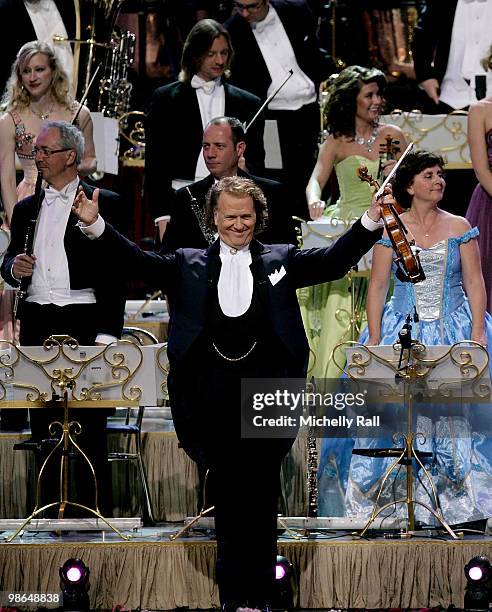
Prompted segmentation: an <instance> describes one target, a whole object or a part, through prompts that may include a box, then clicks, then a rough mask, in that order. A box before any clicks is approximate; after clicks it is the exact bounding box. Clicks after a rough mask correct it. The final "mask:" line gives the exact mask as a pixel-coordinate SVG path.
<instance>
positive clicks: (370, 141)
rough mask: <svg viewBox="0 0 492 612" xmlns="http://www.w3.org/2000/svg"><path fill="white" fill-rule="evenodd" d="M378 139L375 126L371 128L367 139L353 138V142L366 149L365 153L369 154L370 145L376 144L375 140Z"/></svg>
mask: <svg viewBox="0 0 492 612" xmlns="http://www.w3.org/2000/svg"><path fill="white" fill-rule="evenodd" d="M377 137H378V126H377V125H375V126H374V127H373V128H372V132H371V135H370V136H369V138H363V137H362V136H357V134H356V135H355V136H354V142H355V143H356V144H358V145H361V146H362V147H366V149H367V152H368V153H370V152H371V151H372V145H373V144H374V143H375V142H376V138H377Z"/></svg>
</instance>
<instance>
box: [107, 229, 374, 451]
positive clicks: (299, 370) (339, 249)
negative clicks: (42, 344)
mask: <svg viewBox="0 0 492 612" xmlns="http://www.w3.org/2000/svg"><path fill="white" fill-rule="evenodd" d="M380 236H381V231H375V232H370V231H368V230H366V229H365V228H364V227H363V226H362V224H361V222H360V221H357V222H356V223H354V225H353V226H352V227H351V228H350V229H349V230H347V232H346V233H345V234H343V235H342V236H341V237H340V238H339V239H338V240H337V242H336V243H335V244H334V245H333V246H331V247H328V248H321V249H307V250H299V249H296V248H295V247H293V246H292V245H270V246H267V245H263V244H262V243H260V242H258V241H256V240H253V241H252V242H251V245H250V249H251V256H252V263H251V266H250V269H251V272H252V275H253V279H254V283H255V289H256V291H257V295H258V299H259V300H260V301H261V304H262V306H263V311H264V312H265V317H266V319H265V320H266V321H268V322H269V325H270V326H271V331H272V334H273V336H274V338H275V340H276V341H275V342H274V343H273V348H272V349H271V363H272V367H275V370H274V372H277V371H278V366H279V364H280V365H281V366H282V369H283V371H284V373H285V376H286V377H293V378H303V377H304V376H305V375H306V371H307V364H308V356H309V346H308V341H307V338H306V334H305V331H304V325H303V322H302V317H301V311H300V308H299V302H298V300H297V293H296V291H297V289H299V288H300V287H306V286H309V285H315V284H318V283H324V282H327V281H331V280H334V279H337V278H340V277H342V276H343V275H344V274H346V273H347V272H348V270H349V269H350V268H351V267H352V266H354V265H355V264H356V263H357V262H358V261H359V259H360V258H361V257H362V255H363V254H364V253H366V252H367V251H368V250H369V249H370V248H371V246H372V245H373V244H374V243H375V242H376V240H378V239H379V238H380ZM98 240H100V241H101V242H102V243H103V244H104V248H105V250H106V251H107V252H110V253H112V255H113V257H114V258H116V259H117V260H118V261H119V262H120V265H122V266H123V267H124V268H125V270H127V271H128V273H129V274H130V275H132V276H136V277H138V278H143V279H144V280H146V281H148V282H149V283H150V284H152V283H154V284H156V282H157V283H158V284H159V286H162V287H163V288H164V290H165V292H166V294H168V295H169V296H171V297H172V300H173V310H172V313H171V320H170V325H169V337H168V357H169V364H170V371H169V377H168V388H169V393H170V399H171V407H172V412H173V419H174V424H175V427H176V432H177V435H178V438H179V440H180V442H181V445H182V446H183V447H184V449H185V450H186V451H187V452H188V454H189V455H190V456H191V457H192V458H193V459H197V454H196V452H197V451H196V448H197V447H196V440H197V438H199V436H200V432H197V431H196V422H195V421H194V419H193V414H196V412H194V411H196V410H197V407H202V401H203V389H199V388H196V389H192V392H191V398H192V399H191V400H190V382H191V383H192V382H193V371H192V370H190V368H189V363H188V362H187V358H188V357H189V356H190V355H191V354H192V353H193V351H192V350H191V349H192V347H193V346H194V345H195V342H197V341H198V340H199V339H200V337H201V336H202V335H203V334H205V335H206V334H207V333H209V332H210V330H209V329H208V313H209V312H210V306H211V304H212V300H213V299H214V296H215V295H216V288H217V283H218V279H219V275H220V268H221V260H220V253H219V252H220V243H219V241H218V240H217V241H216V242H214V244H213V245H212V246H211V247H209V248H208V249H178V250H177V251H176V252H175V253H172V254H165V255H164V254H160V253H155V252H152V251H143V250H142V249H140V248H139V247H138V246H137V245H135V244H134V243H133V242H131V241H129V240H128V239H127V238H125V237H124V236H122V235H121V234H119V233H118V232H117V231H116V230H115V229H114V228H112V227H111V226H110V225H109V224H106V229H105V231H104V233H103V234H102V237H101V238H99V239H98ZM96 242H97V241H96ZM274 273H277V277H278V276H279V274H280V275H281V276H280V279H279V280H278V282H273V275H274ZM156 279H158V280H157V281H156ZM195 346H196V345H195ZM204 358H205V357H204ZM202 367H203V364H202ZM207 367H213V366H211V365H210V364H207ZM263 375H264V377H266V378H268V377H271V375H272V372H269V371H268V369H266V370H265V372H264V374H263ZM198 386H199V385H196V387H198ZM206 409H207V406H203V407H202V411H203V410H206ZM194 423H195V425H194Z"/></svg>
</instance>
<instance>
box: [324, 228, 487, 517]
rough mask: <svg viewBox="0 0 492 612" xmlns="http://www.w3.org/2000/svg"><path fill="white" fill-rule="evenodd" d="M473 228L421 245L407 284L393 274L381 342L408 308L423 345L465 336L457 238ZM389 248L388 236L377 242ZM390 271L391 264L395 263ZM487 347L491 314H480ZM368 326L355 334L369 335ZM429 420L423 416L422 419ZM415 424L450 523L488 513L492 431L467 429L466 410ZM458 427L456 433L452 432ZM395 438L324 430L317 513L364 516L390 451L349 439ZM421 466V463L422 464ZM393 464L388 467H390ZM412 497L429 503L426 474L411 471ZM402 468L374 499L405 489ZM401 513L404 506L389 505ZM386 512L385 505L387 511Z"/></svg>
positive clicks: (390, 338) (422, 512) (422, 513)
mask: <svg viewBox="0 0 492 612" xmlns="http://www.w3.org/2000/svg"><path fill="white" fill-rule="evenodd" d="M477 236H478V229H477V228H473V229H471V230H469V231H468V232H466V233H465V234H463V235H462V236H460V237H458V238H450V239H448V240H443V241H441V242H439V243H437V244H435V245H433V246H432V247H430V248H428V249H423V250H422V251H421V252H420V260H421V263H422V266H423V268H424V271H425V273H426V280H425V281H423V282H421V283H417V284H415V285H412V284H411V283H403V282H401V281H399V280H398V279H397V278H396V277H395V285H394V292H393V297H392V298H391V300H390V301H389V302H388V303H387V304H386V306H385V308H384V311H383V316H382V324H381V344H387V345H391V344H393V343H394V342H395V341H396V340H398V332H399V331H400V330H401V328H402V326H403V324H404V323H405V320H406V317H407V315H408V314H409V313H413V312H414V309H416V310H417V312H418V315H419V319H420V320H419V323H417V324H413V330H412V337H413V338H416V339H417V340H419V341H420V342H421V343H422V344H424V345H438V344H454V343H455V342H459V341H461V340H468V339H470V337H471V324H472V317H471V311H470V305H469V303H468V299H467V298H466V295H465V293H464V291H463V286H462V275H461V259H460V245H461V244H463V243H465V242H468V241H469V240H471V239H474V238H476V237H477ZM379 244H382V245H384V246H387V247H389V248H391V243H390V241H389V240H387V239H383V240H381V241H380V242H379ZM393 271H394V270H393ZM485 322H486V335H487V344H488V347H492V317H491V316H490V315H489V314H488V313H487V314H486V321H485ZM367 339H368V331H367V329H366V330H365V331H364V332H363V333H362V335H361V337H360V339H359V341H360V342H361V343H362V344H363V343H365V342H367ZM426 421H428V422H426ZM418 430H419V431H423V433H425V434H426V436H427V441H426V443H425V444H424V445H421V444H418V443H415V447H416V448H417V449H419V450H424V451H431V452H432V453H433V457H432V460H430V462H428V463H427V465H426V467H427V469H428V470H429V471H430V473H431V475H432V479H433V483H434V486H435V487H436V489H437V494H438V499H439V503H440V506H441V509H442V512H443V514H444V517H445V519H446V520H447V522H448V523H451V524H453V523H459V522H464V521H471V520H478V519H482V518H489V517H492V439H489V438H488V437H486V436H484V435H482V434H480V433H478V432H476V431H472V429H471V426H470V423H469V421H468V420H467V419H466V418H465V417H452V418H446V417H443V418H437V419H436V418H434V419H433V420H432V421H431V419H425V418H424V419H422V420H421V421H419V422H418ZM456 431H459V437H456V435H455V434H454V432H456ZM388 446H393V442H392V441H390V440H387V439H381V438H374V439H370V440H369V439H357V440H354V439H347V438H345V439H344V438H324V439H323V440H322V445H321V452H320V461H319V469H318V513H319V515H320V516H345V515H346V516H359V517H360V516H363V517H367V518H368V517H369V515H370V513H371V511H372V509H373V507H374V501H375V496H376V494H377V492H378V490H379V485H380V483H381V479H382V477H383V476H384V474H385V472H386V470H387V469H388V467H389V465H391V463H393V461H394V459H393V458H384V459H383V458H370V457H364V456H360V455H352V450H353V449H354V447H359V448H377V447H380V448H384V447H388ZM420 471H421V470H419V472H420ZM395 473H396V472H394V474H395ZM415 482H416V484H415V491H414V495H415V499H418V500H421V501H422V502H424V503H426V504H427V505H430V506H433V504H432V502H431V498H430V497H429V494H428V491H427V490H428V489H429V486H428V484H427V483H426V481H425V477H424V476H423V475H422V474H421V473H417V478H416V479H415ZM405 486H406V473H405V469H403V468H402V469H400V470H399V471H398V472H397V473H396V476H395V477H393V475H392V476H391V479H390V484H389V485H388V484H387V485H386V487H385V491H384V494H383V496H382V497H381V499H380V502H379V505H382V504H384V503H387V502H391V501H392V500H394V499H400V498H402V497H405V494H404V491H405ZM391 512H392V513H393V516H395V515H397V516H406V507H405V506H404V505H399V506H397V507H396V509H395V510H391ZM388 513H389V512H388ZM415 514H416V518H417V519H418V520H420V521H423V522H426V523H430V522H434V520H433V519H432V517H431V515H430V513H429V512H428V511H427V510H426V509H424V508H422V507H420V506H416V509H415Z"/></svg>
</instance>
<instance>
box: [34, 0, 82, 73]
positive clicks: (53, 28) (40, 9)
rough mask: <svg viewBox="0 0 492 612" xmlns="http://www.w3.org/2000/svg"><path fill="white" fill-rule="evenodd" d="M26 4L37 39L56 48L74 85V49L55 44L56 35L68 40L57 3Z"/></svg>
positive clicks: (51, 0)
mask: <svg viewBox="0 0 492 612" xmlns="http://www.w3.org/2000/svg"><path fill="white" fill-rule="evenodd" d="M24 4H25V7H26V9H27V12H28V13H29V17H30V18H31V22H32V25H33V28H34V31H35V32H36V38H37V39H38V40H43V41H44V42H47V43H49V44H50V45H51V46H52V47H54V49H55V51H56V54H57V56H58V58H59V59H60V62H61V65H62V67H63V68H64V70H65V72H66V73H67V75H68V78H69V81H70V83H72V82H73V69H74V64H73V52H72V47H71V46H70V43H68V42H53V36H54V35H55V34H57V35H58V36H63V37H64V38H68V34H67V29H66V28H65V24H64V23H63V19H62V18H61V15H60V12H59V10H58V8H57V6H56V4H55V1H54V0H38V2H29V0H24Z"/></svg>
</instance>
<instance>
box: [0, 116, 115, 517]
mask: <svg viewBox="0 0 492 612" xmlns="http://www.w3.org/2000/svg"><path fill="white" fill-rule="evenodd" d="M83 152H84V137H83V135H82V133H81V132H80V130H79V129H78V128H77V127H75V126H73V125H71V124H69V123H66V122H64V121H49V122H46V123H44V124H43V127H42V129H41V131H40V133H39V135H38V137H37V138H36V142H35V146H34V153H35V159H36V165H37V168H38V171H39V172H40V173H41V174H42V176H43V179H44V181H45V182H46V188H45V189H42V190H41V196H40V197H41V207H40V209H39V215H38V220H37V225H36V233H35V238H34V249H33V255H32V256H30V255H27V254H26V253H25V252H24V245H25V236H26V232H27V227H28V222H29V220H30V219H32V218H36V200H35V196H30V197H28V198H25V199H24V200H21V201H20V202H18V203H17V204H16V205H15V207H14V211H13V215H12V222H11V241H10V245H9V247H8V249H7V252H6V253H5V256H4V259H3V263H2V267H1V273H2V276H3V278H4V279H5V280H6V281H7V282H8V283H9V285H11V286H13V287H18V286H19V284H20V281H21V279H23V278H26V277H27V278H28V279H29V286H28V288H27V297H26V299H25V300H24V301H23V302H22V303H21V305H20V307H19V311H18V316H19V319H20V337H19V341H20V344H21V345H25V346H31V345H34V346H36V345H42V344H43V343H44V341H45V340H46V338H48V337H49V336H50V335H53V334H58V335H61V334H68V335H70V336H72V337H73V338H75V339H76V340H77V341H78V342H79V344H80V345H94V344H96V343H98V344H109V343H110V342H112V341H114V340H116V338H119V337H120V334H121V330H122V327H123V316H124V307H125V295H124V293H123V288H124V283H123V281H122V278H121V276H120V275H119V274H118V270H115V271H114V274H112V275H111V276H107V275H104V274H103V273H102V272H101V265H100V258H101V256H104V253H102V252H101V250H100V249H98V248H97V246H96V245H95V244H94V242H93V241H91V240H89V239H88V238H87V237H86V236H85V235H84V234H83V233H82V232H81V231H80V229H79V228H78V225H77V222H78V219H77V217H76V216H75V215H74V214H73V213H72V210H71V207H72V204H73V201H74V198H75V196H76V194H77V193H78V192H79V191H80V190H83V191H84V193H86V194H87V195H88V196H89V197H90V196H91V194H92V192H93V191H94V190H93V188H92V187H90V186H89V185H87V184H85V183H83V182H82V181H80V180H79V178H78V175H77V166H78V164H79V162H80V160H81V159H82V156H83ZM99 202H100V203H102V206H103V207H104V208H105V209H106V211H107V214H109V215H110V216H111V217H112V218H113V219H116V218H117V212H118V208H119V204H120V198H119V196H118V195H117V194H116V193H113V192H111V191H106V190H100V198H99ZM60 416H61V415H60V410H54V409H47V410H32V411H31V412H30V425H31V432H32V439H31V440H30V441H29V443H28V444H27V445H26V448H29V449H32V450H35V451H37V452H36V457H37V464H38V466H40V465H41V464H42V461H43V460H44V458H45V457H46V455H47V453H48V452H49V450H50V449H51V448H52V446H51V447H50V445H49V443H48V442H46V441H47V440H49V438H50V437H51V436H50V433H49V431H48V425H49V423H51V422H52V421H54V420H60ZM71 416H72V417H73V418H74V419H76V420H78V421H79V422H80V423H81V425H82V433H81V435H80V436H78V443H79V444H80V446H81V447H82V448H83V449H84V451H85V452H86V453H87V455H88V456H89V458H91V460H93V461H94V466H95V470H96V474H97V476H98V482H99V491H100V492H101V493H102V494H103V495H104V493H105V492H107V490H108V485H107V482H105V481H107V480H108V474H106V472H107V461H106V450H105V449H106V434H105V427H106V416H107V413H106V411H104V410H90V411H84V410H81V411H80V412H78V411H77V413H76V414H75V412H72V413H71ZM55 463H56V462H55ZM51 467H52V468H53V471H52V472H51V471H50V473H49V474H47V475H46V476H45V477H44V478H43V481H42V482H43V487H42V491H41V493H42V501H43V502H46V503H49V502H52V501H55V500H56V499H57V498H58V490H57V484H58V476H57V474H58V467H57V466H54V465H53V466H51ZM77 494H78V496H79V497H78V499H77V500H76V501H79V502H80V503H82V504H86V505H89V506H93V503H94V487H93V484H92V483H91V478H90V474H88V473H87V466H81V471H80V474H77ZM103 501H104V500H103ZM108 502H109V500H108ZM102 507H104V503H103V505H102ZM108 510H109V508H107V507H104V511H105V512H106V513H107V511H108Z"/></svg>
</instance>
